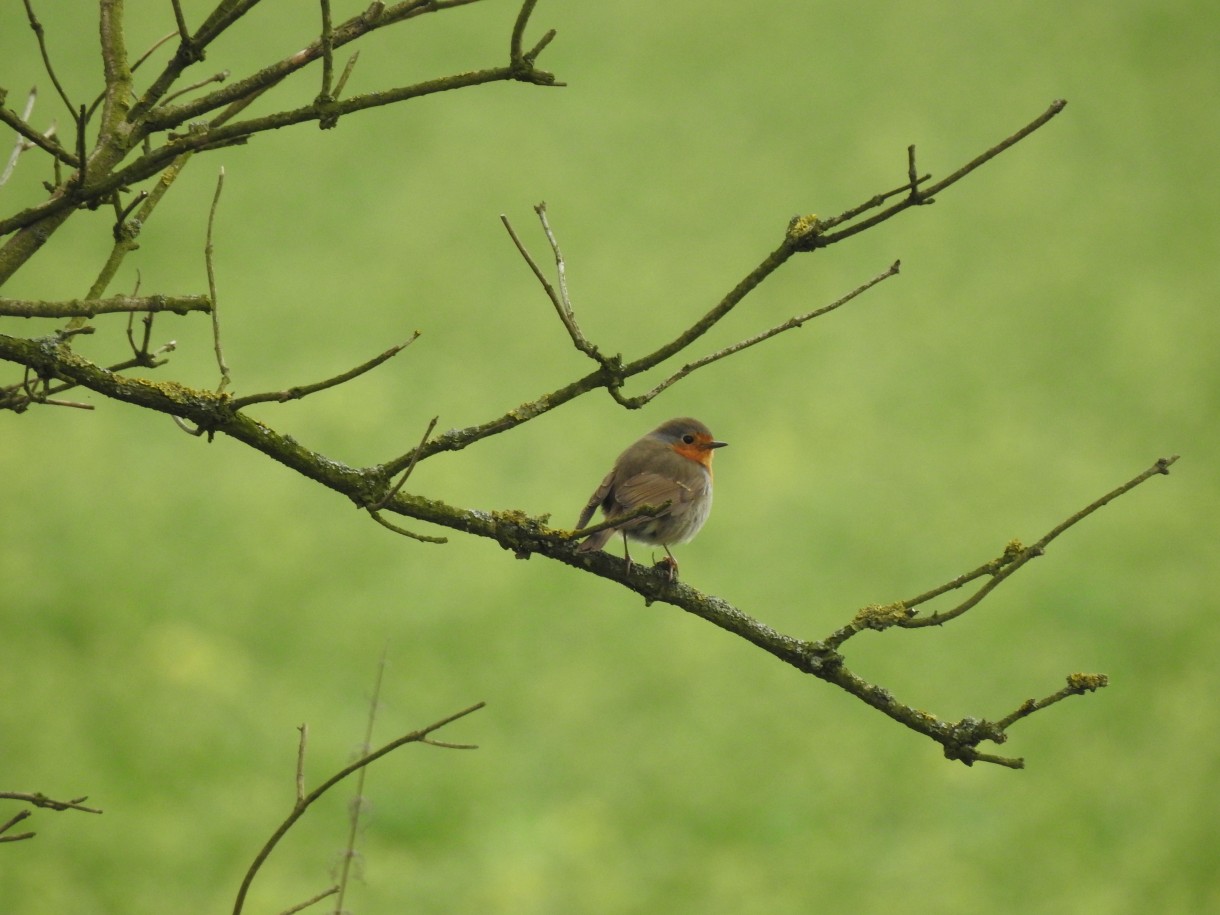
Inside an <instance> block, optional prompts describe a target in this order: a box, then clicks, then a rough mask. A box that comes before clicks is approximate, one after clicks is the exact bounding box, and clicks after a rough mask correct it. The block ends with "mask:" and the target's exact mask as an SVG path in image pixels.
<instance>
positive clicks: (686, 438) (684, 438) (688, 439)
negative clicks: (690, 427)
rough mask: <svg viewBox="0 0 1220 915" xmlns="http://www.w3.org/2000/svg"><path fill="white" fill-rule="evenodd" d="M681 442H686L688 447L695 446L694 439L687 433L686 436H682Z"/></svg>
mask: <svg viewBox="0 0 1220 915" xmlns="http://www.w3.org/2000/svg"><path fill="white" fill-rule="evenodd" d="M682 441H684V442H686V444H688V445H693V444H695V437H694V436H693V435H691V434H690V433H689V432H687V433H686V435H684V436H682Z"/></svg>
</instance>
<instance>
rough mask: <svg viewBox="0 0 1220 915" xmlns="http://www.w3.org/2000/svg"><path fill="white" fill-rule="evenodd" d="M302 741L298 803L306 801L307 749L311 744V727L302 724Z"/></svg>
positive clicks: (298, 766)
mask: <svg viewBox="0 0 1220 915" xmlns="http://www.w3.org/2000/svg"><path fill="white" fill-rule="evenodd" d="M297 730H298V731H300V732H301V739H300V740H299V741H298V742H297V803H298V804H300V803H302V802H304V800H305V747H306V745H307V744H308V743H309V725H307V724H305V723H304V722H301V724H300V725H298V726H297Z"/></svg>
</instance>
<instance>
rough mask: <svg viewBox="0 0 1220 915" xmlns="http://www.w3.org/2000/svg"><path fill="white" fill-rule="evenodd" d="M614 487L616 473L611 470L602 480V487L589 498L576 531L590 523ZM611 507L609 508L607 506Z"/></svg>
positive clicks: (577, 523)
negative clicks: (598, 507)
mask: <svg viewBox="0 0 1220 915" xmlns="http://www.w3.org/2000/svg"><path fill="white" fill-rule="evenodd" d="M613 487H614V471H613V470H611V471H610V472H609V473H608V474H606V478H605V479H604V480H602V482H601V485H600V486H598V487H597V489H596V490H594V492H593V495H591V496H589V503H588V504H587V505H586V506H585V507H584V509H583V510H582V511H581V513H580V520H579V521H577V522H576V530H580V529H581V528H582V527H584V526H585V525H587V524H588V523H589V519H590V518H592V517H593V513H594V512H595V511H597V506H599V505H601V504H602V503H603V502H605V501H606V499H607V498H608V497H609V496H610V490H611V489H612V488H613ZM607 507H609V506H607Z"/></svg>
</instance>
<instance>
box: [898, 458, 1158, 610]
mask: <svg viewBox="0 0 1220 915" xmlns="http://www.w3.org/2000/svg"><path fill="white" fill-rule="evenodd" d="M1177 460H1178V455H1176V454H1175V455H1172V456H1170V457H1164V458H1160V459H1159V460H1158V461H1157V462H1156V463H1155V464H1153V465H1152V466H1151V467H1149V468H1148V469H1147V470H1145V471H1144V472H1143V473H1141V474H1139V475H1137V476H1135V477H1133V478H1132V479H1130V480H1128V481H1127V482H1126V483H1124V484H1122V485H1121V486H1119V487H1116V488H1115V489H1112V490H1111V491H1110V492H1108V493H1106V494H1105V495H1104V496H1102V497H1101V498H1099V499H1097V500H1096V501H1094V502H1091V503H1089V504H1088V505H1086V506H1085V507H1084V508H1082V509H1081V510H1080V511H1078V512H1076V513H1075V514H1074V515H1072V516H1071V517H1069V518H1067V519H1066V520H1065V521H1063V522H1062V523H1060V524H1058V525H1056V526H1055V527H1054V528H1052V529H1051V530H1050V531H1049V532H1048V533H1046V534H1045V535H1044V536H1043V537H1042V539H1040V540H1039V541H1037V542H1036V543H1034V544H1033V545H1031V546H1029V547H1024V546H1022V544H1021V542H1020V541H1017V540H1013V541H1011V542H1010V543H1009V544H1008V546H1007V547H1006V548H1005V550H1004V553H1003V554H1002V555H1001V556H1000V557H999V558H998V559H995V560H992V562H991V563H988V564H986V565H984V566H982V567H981V568H980V569H979V570H976V572H975V573H971V575H972V577H974V578H977V577H980V574H988V575H991V580H990V581H988V582H987V583H986V584H985V585H983V586H982V587H981V588H979V589H978V591H976V592H975V593H974V594H973V595H971V596H970V597H969V598H967V599H966V600H964V601H962V603H960V604H958V605H957V606H956V607H954V608H953V609H951V610H946V611H944V612H943V613H940V612H935V613H931V614H929V615H928V616H916V617H912V618H911V619H908V620H906V621H904V622H902V623H900V624H899V625H901V626H902V627H903V628H906V629H919V628H922V627H924V626H940V625H943V624H944V623H947V622H949V620H952V619H956V618H957V617H959V616H961V615H962V614H963V613H965V612H966V611H967V610H969V609H970V608H972V607H974V606H976V605H977V604H978V603H979V601H981V600H982V599H983V598H984V597H986V596H987V595H988V594H990V593H991V592H992V591H993V590H995V589H996V588H997V587H999V585H1000V584H1001V583H1002V582H1003V581H1005V580H1006V579H1007V578H1008V577H1009V576H1011V575H1012V574H1013V573H1014V572H1016V571H1017V570H1018V569H1020V568H1021V567H1022V566H1024V565H1025V564H1026V563H1027V562H1029V561H1030V560H1031V559H1036V558H1037V557H1039V556H1041V555H1043V554H1044V553H1045V552H1046V547H1047V546H1048V545H1049V544H1050V542H1051V541H1052V540H1054V539H1055V538H1056V537H1058V536H1059V535H1060V534H1062V533H1063V532H1064V531H1066V530H1067V529H1068V528H1070V527H1072V526H1073V525H1076V524H1079V523H1080V522H1081V521H1083V520H1084V519H1085V518H1087V517H1088V516H1089V515H1091V514H1093V512H1095V511H1097V510H1098V509H1099V508H1101V507H1102V506H1103V505H1106V504H1108V503H1110V502H1113V501H1114V500H1115V499H1117V498H1118V497H1119V496H1121V495H1123V494H1124V493H1126V492H1130V491H1131V490H1132V489H1134V488H1135V487H1136V486H1139V485H1140V484H1141V483H1143V482H1144V481H1145V480H1148V479H1149V478H1151V477H1154V476H1158V475H1160V474H1168V473H1169V468H1170V466H1172V465H1173V463H1174V462H1175V461H1177ZM968 580H971V579H970V578H961V577H959V578H957V579H954V580H953V582H950V583H949V584H947V585H942V586H941V587H940V588H936V589H933V590H932V591H929V592H927V594H922V595H920V596H919V597H917V598H913V599H912V600H910V601H904V602H903V603H904V604H905V605H906V606H908V607H914V606H915V605H916V604H920V603H923V602H924V601H926V600H928V599H930V598H932V597H935V596H937V595H938V594H943V593H944V592H946V591H948V590H950V589H952V588H955V587H959V586H960V584H965V582H966V581H968Z"/></svg>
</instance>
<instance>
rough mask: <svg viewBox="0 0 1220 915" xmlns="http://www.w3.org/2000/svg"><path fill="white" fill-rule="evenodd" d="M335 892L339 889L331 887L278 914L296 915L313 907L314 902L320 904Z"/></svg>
mask: <svg viewBox="0 0 1220 915" xmlns="http://www.w3.org/2000/svg"><path fill="white" fill-rule="evenodd" d="M337 892H339V887H337V886H332V887H331V888H330V889H327V890H323V891H322V892H320V893H318V895H316V896H311V897H310V898H309V899H306V900H305V901H304V902H299V903H297V904H296V905H294V906H292V907H291V908H288V909H284V911H282V912H280V915H296V913H297V912H302V911H304V910H305V909H307V908H309V907H310V906H311V905H313V904H314V903H315V902H321V901H322V900H323V899H325V898H326V897H327V896H333V895H335V893H337Z"/></svg>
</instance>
